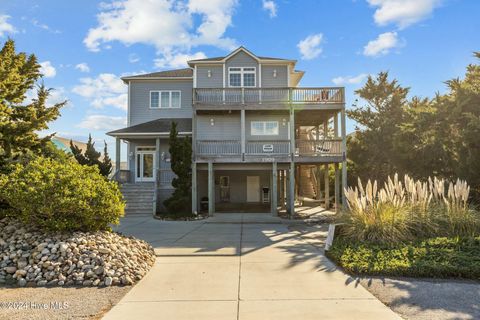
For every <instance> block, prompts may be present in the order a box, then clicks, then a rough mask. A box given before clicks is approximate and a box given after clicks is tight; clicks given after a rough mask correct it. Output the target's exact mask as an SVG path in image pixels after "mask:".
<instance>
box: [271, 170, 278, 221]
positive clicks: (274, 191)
mask: <svg viewBox="0 0 480 320" xmlns="http://www.w3.org/2000/svg"><path fill="white" fill-rule="evenodd" d="M277 178H278V177H277V163H276V162H275V161H274V162H273V163H272V191H271V192H270V194H271V195H272V214H273V215H274V216H276V215H277V196H278V185H277V182H278V181H277Z"/></svg>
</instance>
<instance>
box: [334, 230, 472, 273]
mask: <svg viewBox="0 0 480 320" xmlns="http://www.w3.org/2000/svg"><path fill="white" fill-rule="evenodd" d="M327 256H328V257H329V258H331V259H332V260H334V261H335V262H336V263H337V264H338V265H340V266H341V267H342V268H343V269H344V270H345V271H346V272H348V273H351V274H355V275H376V276H379V275H381V276H405V277H426V278H461V279H474V280H480V237H470V238H468V237H464V238H462V237H452V238H444V237H442V238H430V239H426V240H421V241H420V240H419V241H412V242H404V243H395V244H378V243H368V242H363V243H358V242H357V243H354V242H351V241H346V240H344V239H341V238H337V239H336V240H335V241H334V243H333V246H332V247H331V248H330V250H329V251H327Z"/></svg>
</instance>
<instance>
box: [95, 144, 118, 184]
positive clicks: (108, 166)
mask: <svg viewBox="0 0 480 320" xmlns="http://www.w3.org/2000/svg"><path fill="white" fill-rule="evenodd" d="M103 143H104V144H105V145H104V147H103V160H102V161H101V162H100V164H99V167H100V173H101V174H102V175H104V176H105V177H108V176H109V175H110V173H111V172H112V160H111V159H110V157H109V155H108V150H107V142H106V141H103ZM118 169H120V168H117V170H118Z"/></svg>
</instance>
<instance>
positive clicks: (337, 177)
mask: <svg viewBox="0 0 480 320" xmlns="http://www.w3.org/2000/svg"><path fill="white" fill-rule="evenodd" d="M339 208H340V170H339V169H338V163H335V212H336V213H338V212H339Z"/></svg>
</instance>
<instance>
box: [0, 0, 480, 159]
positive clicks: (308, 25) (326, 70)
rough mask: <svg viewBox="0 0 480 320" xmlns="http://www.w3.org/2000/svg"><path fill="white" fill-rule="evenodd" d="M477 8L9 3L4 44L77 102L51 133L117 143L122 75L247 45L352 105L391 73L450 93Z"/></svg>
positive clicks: (423, 0) (473, 42) (473, 41)
mask: <svg viewBox="0 0 480 320" xmlns="http://www.w3.org/2000/svg"><path fill="white" fill-rule="evenodd" d="M479 13H480V1H476V0H463V1H462V0H336V1H326V0H322V1H320V0H302V1H293V0H268V1H267V0H263V1H262V0H244V1H242V0H238V1H236V0H185V1H168V0H155V1H154V0H150V1H147V0H120V1H116V2H109V1H106V2H99V1H92V0H88V1H86V0H83V1H64V0H63V1H57V0H43V1H35V0H16V1H6V0H0V41H1V42H2V43H3V42H4V41H5V40H6V39H7V37H11V38H13V39H14V40H15V41H16V44H17V50H19V51H25V52H28V53H35V54H36V55H37V57H38V59H39V61H40V62H42V65H43V66H44V68H43V71H44V79H43V81H44V83H45V84H46V85H47V86H48V87H52V88H55V91H54V93H53V95H52V99H51V102H56V101H60V100H62V99H68V100H69V105H68V107H66V108H65V109H63V111H62V116H61V118H60V119H59V120H57V121H56V122H54V123H52V124H51V126H50V132H57V133H58V135H61V136H65V137H73V138H76V139H79V140H85V139H86V137H87V136H88V133H92V135H93V136H94V138H95V139H96V140H100V141H101V140H103V139H106V140H107V142H109V143H110V142H112V141H113V140H112V139H111V138H110V137H107V136H105V132H106V131H109V130H112V129H113V128H119V127H122V126H123V123H125V122H124V121H125V117H126V111H125V108H126V86H124V85H123V84H122V82H121V81H120V80H119V77H120V76H122V75H126V74H135V73H143V72H152V71H156V70H164V69H172V68H179V67H182V65H183V64H184V61H185V60H186V58H187V57H192V56H193V57H197V58H198V57H204V56H207V57H212V56H221V55H225V54H227V53H228V52H230V51H231V49H233V48H235V47H237V46H239V45H243V46H245V47H247V48H248V49H249V50H251V51H252V52H254V53H256V54H258V55H263V56H276V57H282V58H291V59H297V60H298V63H297V69H300V70H304V71H306V74H305V77H304V78H303V80H302V82H301V85H302V86H336V85H341V86H345V87H346V90H347V108H348V107H350V106H351V104H352V103H353V102H354V100H355V96H354V90H355V89H358V88H359V87H361V86H362V84H363V83H364V81H365V79H366V76H367V75H369V74H376V73H378V72H380V71H385V70H386V71H389V72H390V75H391V76H392V77H395V78H397V79H398V80H399V81H400V83H401V84H402V85H404V86H408V87H411V94H412V95H420V96H423V97H425V96H432V95H433V94H434V93H435V92H444V91H445V85H444V81H446V80H448V79H451V78H454V77H460V76H462V75H463V74H464V70H465V67H466V65H467V64H468V63H472V62H474V61H475V60H474V58H473V56H472V52H473V51H478V50H480V48H479V47H478V45H479V43H480V41H479V40H480V35H479V34H480V32H479V31H480V19H478V15H479ZM353 129H354V123H353V122H352V121H349V122H348V131H352V130H353ZM111 145H112V146H113V144H111ZM99 147H100V145H99ZM109 149H112V148H109ZM111 151H114V150H111ZM112 156H113V154H112Z"/></svg>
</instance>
